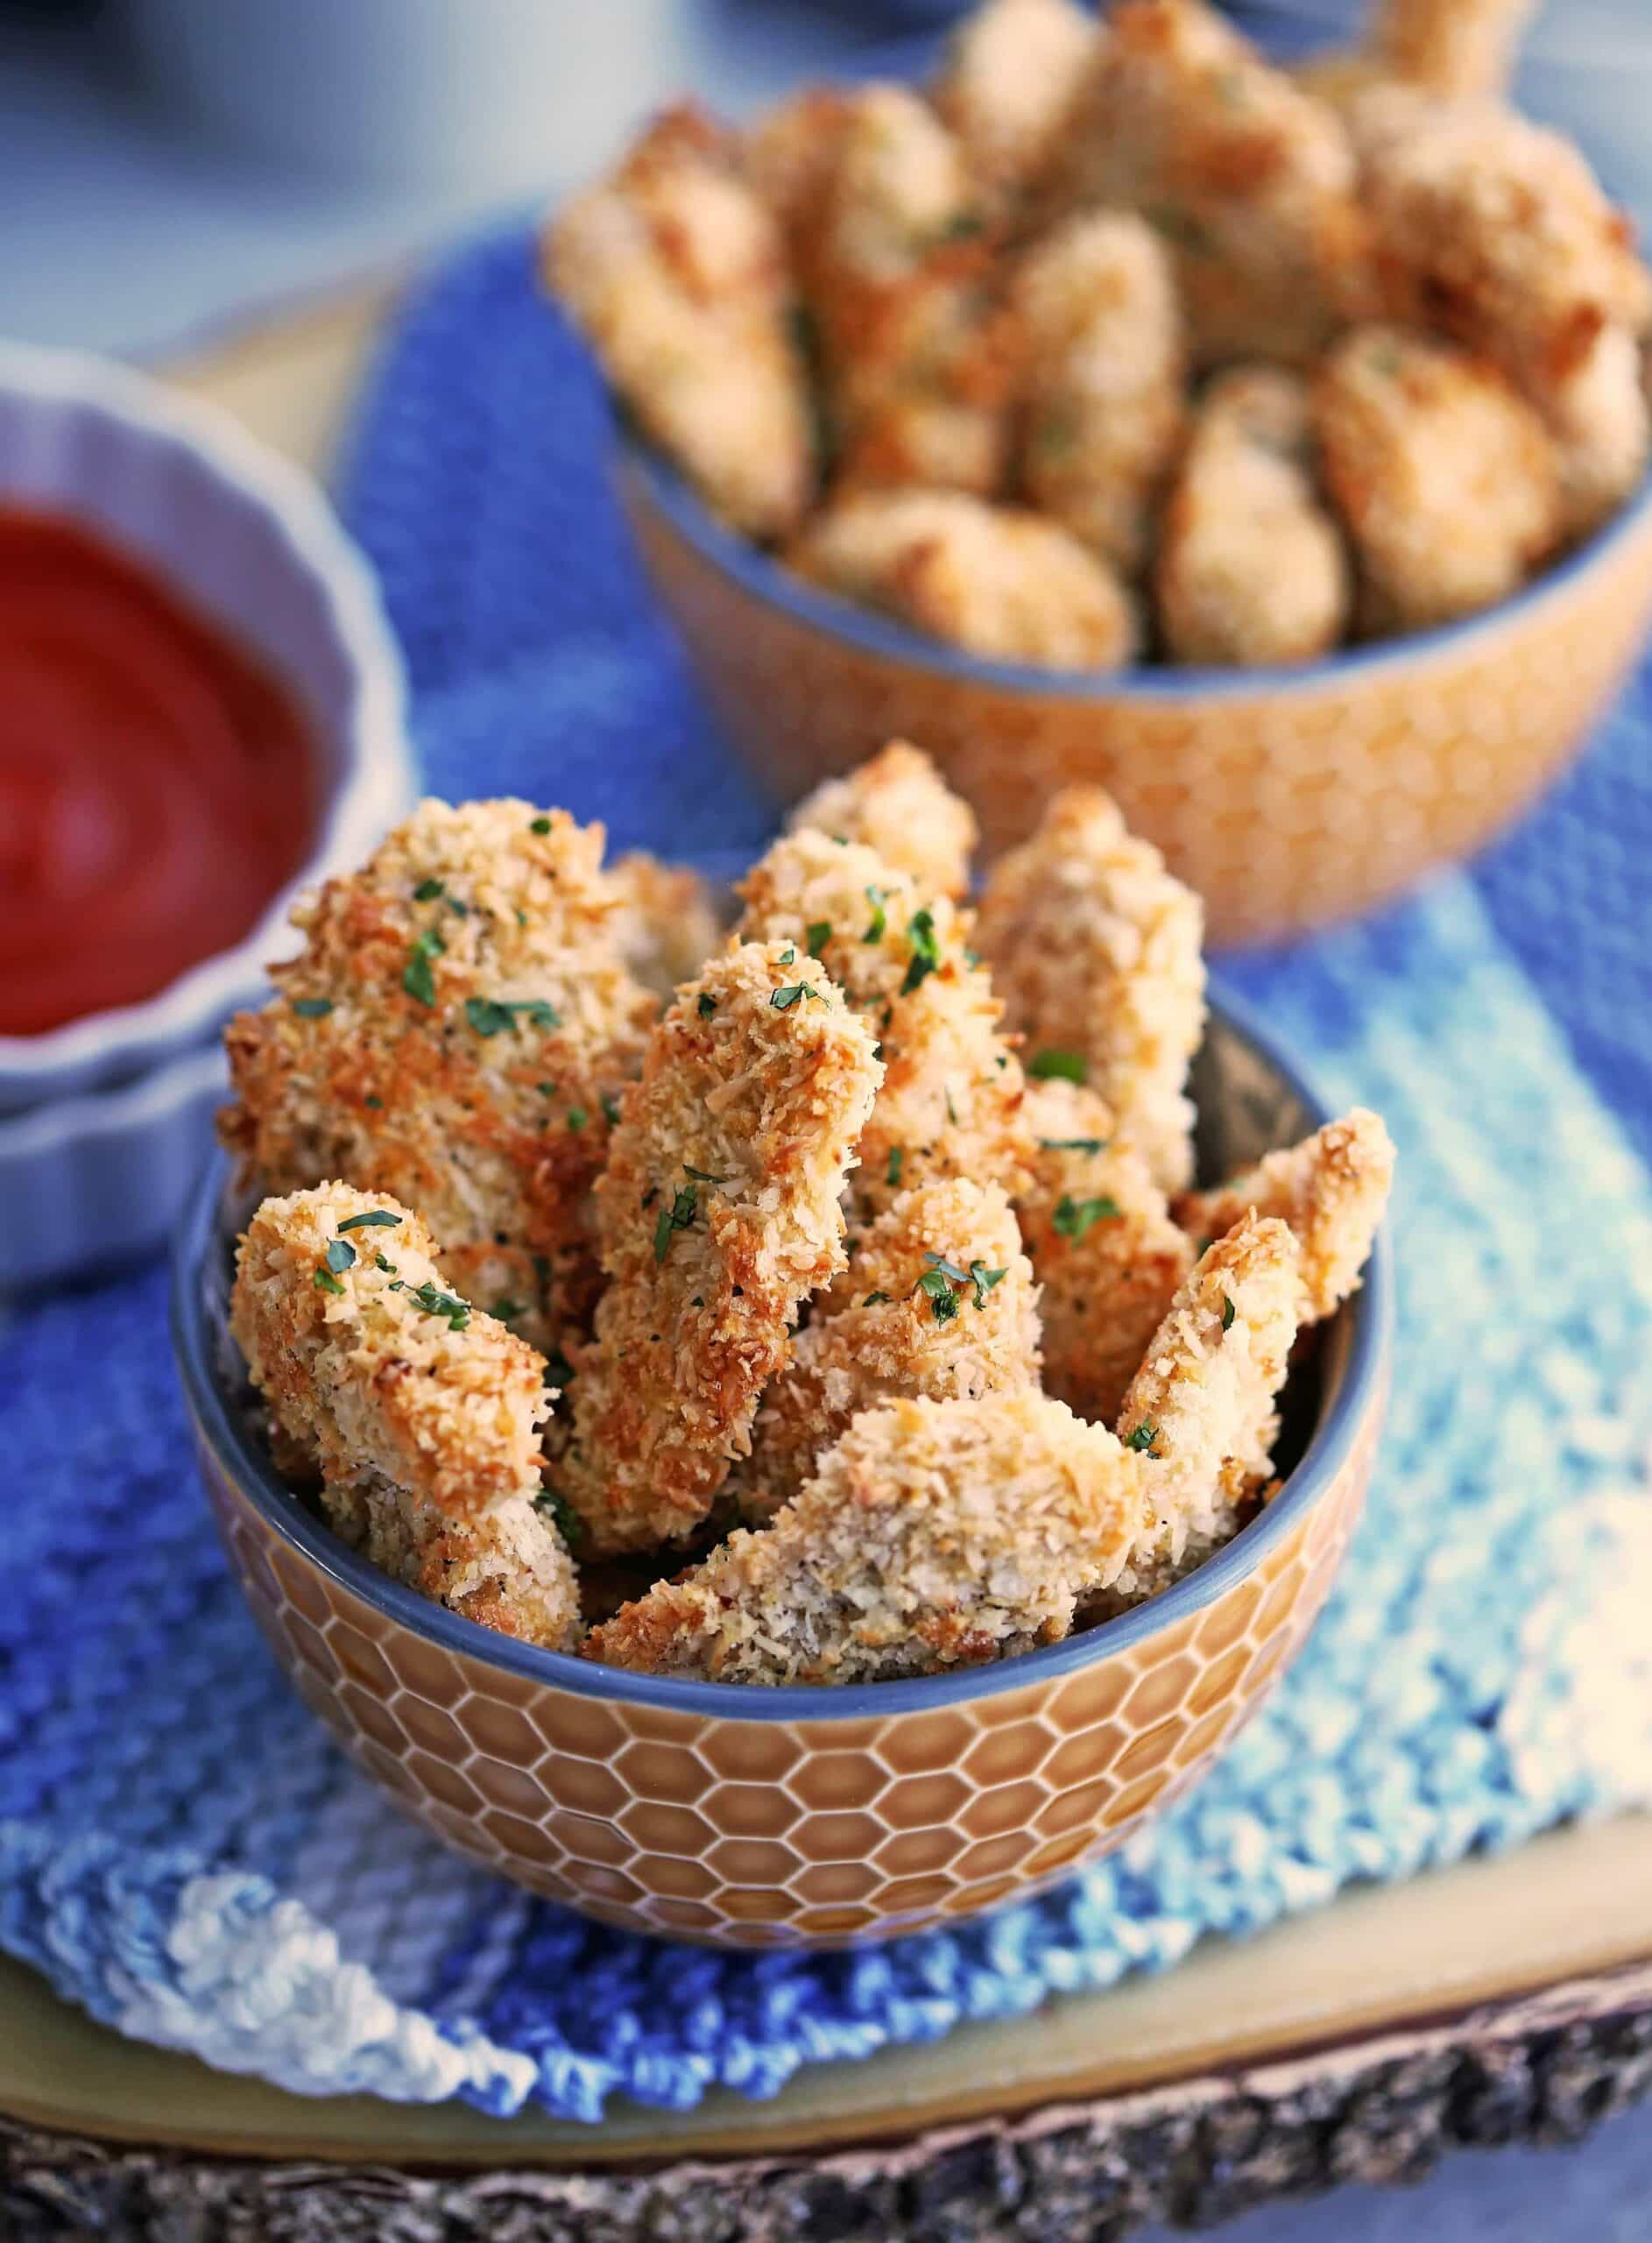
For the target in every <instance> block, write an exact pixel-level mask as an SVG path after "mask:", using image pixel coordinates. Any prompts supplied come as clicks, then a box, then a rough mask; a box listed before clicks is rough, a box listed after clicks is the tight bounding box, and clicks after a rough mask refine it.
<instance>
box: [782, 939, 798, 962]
mask: <svg viewBox="0 0 1652 2243" xmlns="http://www.w3.org/2000/svg"><path fill="white" fill-rule="evenodd" d="M796 962H797V945H796V944H795V943H787V945H786V947H785V949H784V950H783V951H782V952H780V964H781V965H782V966H794V965H795V964H796Z"/></svg>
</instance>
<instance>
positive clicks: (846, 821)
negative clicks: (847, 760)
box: [786, 739, 980, 903]
mask: <svg viewBox="0 0 1652 2243" xmlns="http://www.w3.org/2000/svg"><path fill="white" fill-rule="evenodd" d="M786 824H787V831H788V832H793V833H795V832H796V831H799V829H800V828H801V827H802V826H805V825H813V826H816V827H818V828H819V830H820V831H822V833H826V834H830V837H831V838H832V839H833V840H834V841H864V842H865V844H866V846H867V847H868V848H870V849H875V850H876V851H877V852H878V854H879V856H880V857H881V858H882V859H883V860H884V862H885V863H886V864H888V865H893V867H894V868H895V870H896V871H897V872H899V873H905V874H907V876H908V878H909V879H910V880H911V881H912V882H913V885H914V887H915V888H917V889H918V891H919V893H920V894H921V895H947V896H950V897H951V899H952V901H953V902H955V903H956V902H960V901H961V900H962V898H963V897H964V895H966V894H967V893H968V891H969V886H970V860H971V857H972V856H973V855H974V854H975V845H976V843H977V842H978V840H979V839H980V828H979V827H978V825H977V824H976V822H975V812H974V811H973V810H971V808H970V805H969V804H968V803H966V802H965V801H964V797H963V796H962V795H955V794H954V793H953V792H952V790H951V789H950V787H949V786H948V785H947V784H946V782H944V781H943V780H942V777H941V775H940V773H939V772H938V771H937V770H936V769H935V766H934V764H933V763H932V762H931V761H929V758H928V756H927V755H926V754H924V753H923V750H922V749H921V748H920V747H914V746H913V745H912V744H911V742H910V741H909V740H904V739H896V740H891V741H890V743H889V745H888V746H887V747H886V748H883V749H882V750H880V752H879V754H876V755H874V756H872V757H871V758H870V759H869V760H868V761H866V762H865V763H861V764H858V765H857V766H856V768H854V770H852V771H851V772H850V773H849V774H848V775H847V776H846V777H844V778H842V779H828V780H826V781H825V782H824V783H823V784H822V785H821V786H818V787H816V788H815V791H814V793H813V794H812V795H805V796H804V797H803V799H802V801H801V803H799V804H798V805H797V808H796V809H795V810H794V811H793V812H792V814H791V816H790V817H788V818H787V821H786Z"/></svg>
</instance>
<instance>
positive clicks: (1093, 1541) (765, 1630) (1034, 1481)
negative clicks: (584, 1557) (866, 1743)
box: [583, 1226, 1288, 1685]
mask: <svg viewBox="0 0 1652 2243" xmlns="http://www.w3.org/2000/svg"><path fill="white" fill-rule="evenodd" d="M1281 1228H1282V1226H1281ZM1287 1235H1288V1234H1287ZM1146 1478H1147V1467H1146V1466H1145V1463H1144V1461H1143V1460H1142V1459H1141V1458H1140V1456H1138V1455H1137V1454H1134V1453H1133V1452H1132V1451H1131V1450H1129V1449H1127V1448H1126V1447H1123V1446H1122V1445H1121V1444H1120V1443H1119V1441H1118V1440H1115V1439H1114V1437H1113V1436H1112V1434H1111V1433H1108V1432H1107V1430H1106V1429H1105V1426H1087V1425H1085V1424H1084V1422H1083V1421H1082V1419H1077V1418H1075V1417H1074V1416H1073V1414H1072V1412H1070V1410H1067V1409H1065V1408H1063V1405H1062V1404H1061V1403H1059V1402H1053V1401H1051V1400H1050V1399H1049V1397H1048V1396H1047V1395H1043V1394H1039V1393H1037V1392H1034V1391H1032V1390H1023V1391H1021V1392H1019V1393H1013V1394H994V1395H991V1396H988V1397H986V1398H985V1400H982V1401H978V1402H931V1401H902V1402H894V1403H890V1404H888V1405H886V1406H885V1407H883V1408H881V1409H877V1410H869V1411H867V1412H864V1413H863V1414H862V1415H861V1416H860V1417H858V1418H857V1419H855V1421H854V1423H853V1424H852V1425H851V1426H850V1428H849V1431H848V1432H847V1433H845V1434H844V1436H843V1438H842V1439H841V1440H839V1441H838V1442H837V1446H836V1447H833V1448H831V1449H830V1450H828V1452H827V1454H825V1456H824V1457H823V1458H822V1460H821V1463H820V1467H819V1469H818V1471H817V1473H816V1475H815V1477H814V1478H813V1479H812V1480H811V1481H810V1482H808V1485H807V1486H806V1487H805V1488H804V1489H802V1491H801V1494H799V1495H798V1496H797V1497H796V1498H795V1499H794V1501H793V1502H792V1503H790V1504H787V1507H786V1508H785V1510H783V1511H780V1512H779V1513H778V1514H777V1515H776V1517H775V1518H774V1521H773V1525H770V1526H768V1527H767V1528H766V1529H765V1530H764V1531H762V1532H759V1533H752V1532H746V1531H745V1530H741V1531H739V1532H736V1533H734V1534H731V1536H730V1538H729V1539H728V1541H727V1542H726V1543H725V1544H724V1546H722V1547H721V1548H720V1549H718V1550H717V1551H715V1552H714V1553H712V1555H711V1556H710V1558H708V1559H707V1560H706V1561H705V1562H704V1564H702V1565H700V1566H696V1567H695V1568H694V1569H693V1570H692V1571H691V1572H688V1573H686V1574H682V1575H681V1576H680V1577H679V1579H677V1580H676V1581H661V1582H660V1583H659V1584H658V1586H657V1587H655V1588H653V1589H651V1590H650V1591H649V1593H648V1595H647V1596H644V1597H641V1598H639V1600H638V1601H637V1603H634V1604H629V1605H627V1606H625V1609H624V1610H622V1611H621V1612H619V1613H618V1614H617V1615H616V1616H615V1617H614V1618H613V1619H611V1620H610V1621H608V1622H607V1623H606V1624H604V1626H602V1627H600V1628H597V1629H595V1630H593V1631H592V1632H591V1634H590V1635H589V1637H588V1638H586V1641H585V1644H584V1645H583V1650H584V1652H585V1655H586V1656H587V1657H588V1658H591V1659H603V1660H605V1661H606V1662H607V1663H608V1664H609V1665H610V1666H625V1667H631V1668H633V1669H636V1670H639V1671H640V1672H643V1673H656V1674H680V1675H694V1676H698V1677H700V1678H702V1679H703V1680H709V1681H718V1682H748V1683H760V1684H770V1685H773V1684H781V1683H791V1682H837V1683H843V1682H878V1681H886V1680H894V1679H897V1678H899V1677H900V1676H904V1675H913V1674H934V1673H945V1672H946V1671H947V1670H948V1669H949V1668H952V1667H957V1666H975V1665H979V1664H981V1663H983V1662H985V1661H986V1660H990V1659H1001V1658H1006V1657H1008V1656H1010V1655H1012V1654H1013V1653H1015V1652H1024V1651H1030V1650H1033V1649H1034V1648H1035V1647H1036V1646H1037V1645H1040V1644H1047V1643H1054V1642H1056V1641H1058V1640H1059V1639H1060V1638H1062V1637H1063V1636H1065V1635H1067V1634H1068V1633H1069V1632H1070V1630H1071V1627H1072V1624H1073V1614H1074V1609H1075V1606H1076V1604H1077V1600H1078V1598H1079V1597H1080V1596H1083V1595H1084V1594H1086V1593H1087V1592H1090V1591H1093V1590H1097V1589H1099V1588H1105V1586H1106V1585H1107V1584H1108V1583H1110V1582H1111V1581H1114V1580H1116V1579H1117V1578H1118V1577H1119V1574H1120V1573H1121V1572H1122V1570H1123V1568H1124V1567H1125V1566H1126V1562H1127V1560H1128V1559H1129V1557H1130V1554H1131V1553H1132V1552H1133V1551H1134V1550H1136V1549H1137V1548H1139V1547H1140V1542H1141V1539H1142V1535H1143V1532H1144V1517H1145V1514H1144V1505H1143V1495H1142V1489H1143V1484H1144V1482H1145V1481H1146Z"/></svg>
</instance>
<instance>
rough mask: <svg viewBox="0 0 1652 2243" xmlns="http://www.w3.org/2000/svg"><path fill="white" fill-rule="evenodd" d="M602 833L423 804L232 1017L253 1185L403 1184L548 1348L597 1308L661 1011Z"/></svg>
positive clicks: (449, 1259)
mask: <svg viewBox="0 0 1652 2243" xmlns="http://www.w3.org/2000/svg"><path fill="white" fill-rule="evenodd" d="M603 838H604V837H603V829H602V827H601V826H600V825H590V826H580V825H576V824H575V823H574V821H573V819H572V818H570V817H568V815H567V813H566V812H565V811H562V810H552V811H549V812H548V813H547V812H540V811H538V810H535V809H534V807H533V804H532V803H524V802H513V801H509V800H505V801H498V802H477V803H462V805H460V806H459V807H458V808H456V809H454V808H450V807H449V806H448V804H447V803H441V802H426V803H421V804H420V807H419V809H418V810H416V811H415V812H414V813H413V817H410V818H409V819H408V820H407V822H406V824H403V825H401V826H399V827H398V828H397V830H396V831H395V832H393V833H392V834H391V835H390V837H389V838H388V839H387V840H385V842H384V843H382V844H381V846H379V848H378V850H377V851H376V852H375V853H374V854H373V855H372V856H371V858H370V859H369V860H368V862H367V863H366V865H365V866H364V867H363V868H362V870H361V871H360V872H358V873H356V874H351V875H350V876H349V877H348V878H345V879H339V880H332V881H328V882H327V883H326V885H325V886H324V887H323V888H321V890H320V891H319V892H318V893H316V894H314V895H309V896H307V897H306V898H304V899H303V900H301V901H300V903H299V904H298V905H297V906H296V907H295V908H294V910H293V923H294V924H295V925H297V926H298V927H299V928H300V929H301V930H302V931H303V935H304V947H303V950H302V951H301V952H300V954H299V956H298V957H296V958H294V959H291V960H290V961H288V962H287V963H286V964H284V965H279V966H273V967H272V969H271V979H272V980H273V982H274V983H275V986H276V989H277V992H278V994H277V995H276V996H275V998H274V999H273V1001H272V1002H271V1003H270V1004H268V1005H266V1006H265V1008H264V1010H263V1011H262V1012H257V1013H241V1014H238V1015H237V1016H236V1018H235V1019H234V1020H233V1021H231V1022H230V1023H229V1029H228V1030H227V1031H226V1034H225V1037H224V1044H225V1048H226V1050H227V1051H228V1053H229V1078H230V1086H231V1089H232V1092H233V1094H234V1102H233V1103H232V1104H231V1105H229V1107H226V1108H225V1109H224V1110H223V1112H222V1114H220V1116H219V1123H218V1129H219V1135H220V1136H221V1137H222V1140H223V1143H224V1144H225V1145H226V1147H227V1148H228V1149H229V1151H230V1152H231V1153H232V1154H234V1155H235V1157H236V1158H237V1163H238V1164H239V1168H240V1173H241V1178H242V1181H243V1182H244V1184H256V1185H259V1186H260V1187H261V1188H262V1189H264V1190H265V1191H269V1192H293V1191H296V1190H298V1189H300V1188H301V1187H302V1186H305V1185H314V1184H319V1183H321V1181H322V1180H323V1179H325V1178H328V1177H336V1176H342V1177H345V1178H348V1179H349V1181H350V1182H351V1183H352V1184H355V1185H359V1186H360V1187H361V1188H362V1189H363V1190H364V1191H375V1192H392V1193H393V1194H394V1195H395V1197H396V1198H397V1199H400V1200H401V1201H402V1202H403V1203H404V1205H406V1206H410V1207H417V1208H418V1209H419V1211H420V1214H421V1215H422V1217H423V1218H424V1220H425V1221H427V1223H429V1225H430V1226H431V1228H432V1230H433V1231H434V1234H435V1235H436V1236H437V1237H438V1238H439V1239H440V1240H441V1249H442V1255H443V1257H444V1260H445V1263H446V1265H447V1268H448V1272H449V1274H450V1276H451V1277H452V1278H453V1280H454V1282H455V1284H457V1285H458V1287H459V1288H460V1290H461V1291H462V1292H463V1293H464V1294H465V1296H466V1297H467V1298H469V1299H474V1300H477V1301H480V1302H483V1303H484V1304H485V1305H487V1306H489V1307H490V1308H492V1309H494V1310H495V1312H496V1313H498V1314H501V1315H504V1314H506V1313H508V1314H509V1315H510V1318H511V1320H512V1322H513V1323H516V1324H517V1325H518V1326H519V1328H520V1329H521V1331H522V1332H523V1333H524V1334H525V1335H526V1337H528V1338H530V1339H532V1340H533V1341H535V1342H536V1343H538V1344H542V1345H543V1346H544V1348H546V1349H547V1352H548V1351H549V1349H550V1348H553V1347H554V1346H557V1345H560V1344H561V1341H562V1339H563V1335H564V1334H566V1333H568V1332H569V1331H573V1332H577V1331H578V1330H579V1329H580V1328H581V1327H582V1323H583V1321H584V1320H585V1318H586V1316H587V1315H588V1313H589V1305H590V1300H591V1298H592V1295H593V1293H594V1290H595V1281H596V1263H595V1257H594V1252H593V1242H592V1238H591V1235H590V1225H591V1217H590V1205H589V1199H590V1189H591V1185H592V1184H593V1182H594V1181H595V1179H596V1177H597V1171H598V1170H599V1169H600V1167H601V1165H602V1162H603V1157H604V1151H605V1150H606V1147H607V1143H608V1131H609V1127H610V1117H611V1113H612V1110H613V1103H614V1100H615V1098H616V1096H617V1095H618V1092H619V1091H620V1090H621V1089H622V1088H623V1087H624V1085H625V1080H626V1079H627V1078H628V1077H629V1076H631V1075H632V1074H634V1073H635V1072H636V1071H637V1068H638V1066H639V1065H640V1063H641V1058H642V1047H643V1039H644V1037H645V1035H646V1030H647V1024H648V1022H650V1021H651V1020H652V1018H653V1014H654V1011H655V1005H654V1001H653V999H652V998H651V997H650V996H649V994H648V993H647V991H646V989H644V988H642V987H640V986H639V984H638V983H637V982H636V981H635V980H633V979H632V976H631V974H630V973H628V972H627V970H626V967H625V962H624V960H623V959H622V958H621V957H620V954H619V952H618V947H617V945H616V943H615V940H614V931H613V930H614V920H615V915H616V908H617V891H616V890H615V888H614V887H613V886H612V884H611V881H609V880H608V879H607V877H606V876H605V875H604V873H603V871H602V853H603ZM507 1305H508V1307H507Z"/></svg>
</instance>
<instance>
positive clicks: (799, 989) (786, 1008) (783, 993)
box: [769, 981, 824, 1013]
mask: <svg viewBox="0 0 1652 2243" xmlns="http://www.w3.org/2000/svg"><path fill="white" fill-rule="evenodd" d="M819 995H820V991H819V990H818V989H812V988H810V987H809V985H808V982H807V981H788V982H787V985H786V987H784V988H783V989H777V990H776V991H775V992H774V994H773V996H772V997H771V998H770V999H769V1002H770V1004H772V1005H773V1008H774V1009H775V1011H776V1012H777V1013H788V1012H790V1010H791V1009H792V1007H793V1006H794V1005H797V1004H801V1002H802V1001H803V999H804V998H805V997H818V996H819ZM823 1001H824V1000H823V999H822V1002H823Z"/></svg>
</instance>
